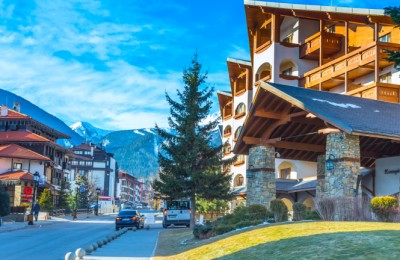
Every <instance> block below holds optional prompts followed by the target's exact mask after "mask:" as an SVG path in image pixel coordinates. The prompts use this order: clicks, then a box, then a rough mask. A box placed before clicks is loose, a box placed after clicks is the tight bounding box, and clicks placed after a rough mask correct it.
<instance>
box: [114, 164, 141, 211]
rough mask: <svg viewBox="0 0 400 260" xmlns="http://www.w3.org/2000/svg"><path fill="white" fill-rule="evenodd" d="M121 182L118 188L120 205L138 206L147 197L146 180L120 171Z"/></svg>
mask: <svg viewBox="0 0 400 260" xmlns="http://www.w3.org/2000/svg"><path fill="white" fill-rule="evenodd" d="M118 179H119V184H118V188H117V194H118V200H119V205H122V204H124V205H131V206H136V205H137V204H139V203H142V202H143V201H144V199H145V189H144V182H141V181H139V180H138V179H137V178H136V177H134V176H132V175H131V174H129V173H127V172H125V171H121V170H120V171H119V172H118Z"/></svg>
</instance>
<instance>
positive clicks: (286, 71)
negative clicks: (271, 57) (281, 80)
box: [279, 60, 299, 76]
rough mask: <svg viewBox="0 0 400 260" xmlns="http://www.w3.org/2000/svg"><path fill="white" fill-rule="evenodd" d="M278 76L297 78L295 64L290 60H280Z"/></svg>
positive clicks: (297, 72) (297, 73)
mask: <svg viewBox="0 0 400 260" xmlns="http://www.w3.org/2000/svg"><path fill="white" fill-rule="evenodd" d="M279 74H280V75H284V76H299V69H298V67H297V64H296V63H295V62H293V61H292V60H282V61H281V64H280V65H279Z"/></svg>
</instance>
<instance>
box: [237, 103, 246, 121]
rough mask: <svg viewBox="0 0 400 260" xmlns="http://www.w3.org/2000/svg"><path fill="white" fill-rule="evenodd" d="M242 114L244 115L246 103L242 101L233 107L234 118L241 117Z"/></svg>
mask: <svg viewBox="0 0 400 260" xmlns="http://www.w3.org/2000/svg"><path fill="white" fill-rule="evenodd" d="M244 115H246V105H245V104H244V103H240V104H239V105H237V107H236V109H235V118H236V119H237V118H241V117H243V116H244Z"/></svg>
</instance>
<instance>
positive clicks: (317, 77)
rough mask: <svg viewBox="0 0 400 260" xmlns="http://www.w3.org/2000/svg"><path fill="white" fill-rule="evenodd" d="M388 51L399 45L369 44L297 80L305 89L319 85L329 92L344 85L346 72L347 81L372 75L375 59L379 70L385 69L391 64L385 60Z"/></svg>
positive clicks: (397, 47)
mask: <svg viewBox="0 0 400 260" xmlns="http://www.w3.org/2000/svg"><path fill="white" fill-rule="evenodd" d="M388 49H389V50H398V49H400V44H396V43H387V42H378V43H375V42H373V43H370V44H368V45H367V46H365V47H363V48H359V49H357V50H355V51H352V52H350V53H349V54H347V55H343V56H342V57H340V58H338V59H335V60H333V61H331V62H329V63H327V64H324V65H323V66H320V67H318V68H316V69H313V70H311V71H309V72H307V73H305V74H304V78H303V79H302V80H299V85H300V86H302V87H305V88H315V89H318V88H319V84H320V83H321V90H329V89H331V88H333V87H336V86H338V85H340V84H343V83H344V80H345V73H346V72H347V78H348V80H352V79H356V78H359V77H362V76H364V75H366V74H370V73H372V72H373V71H374V69H375V67H374V63H375V59H376V57H378V61H379V64H378V65H379V69H382V68H385V67H387V66H389V65H391V64H392V63H391V62H388V61H387V60H386V58H387V52H386V50H388Z"/></svg>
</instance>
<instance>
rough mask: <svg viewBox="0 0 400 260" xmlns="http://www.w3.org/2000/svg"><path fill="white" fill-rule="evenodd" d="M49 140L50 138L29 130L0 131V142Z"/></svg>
mask: <svg viewBox="0 0 400 260" xmlns="http://www.w3.org/2000/svg"><path fill="white" fill-rule="evenodd" d="M1 141H3V142H4V141H5V142H7V141H8V142H49V141H50V140H49V139H47V138H45V137H43V136H40V135H37V134H34V133H32V132H29V131H6V132H0V142H1Z"/></svg>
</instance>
